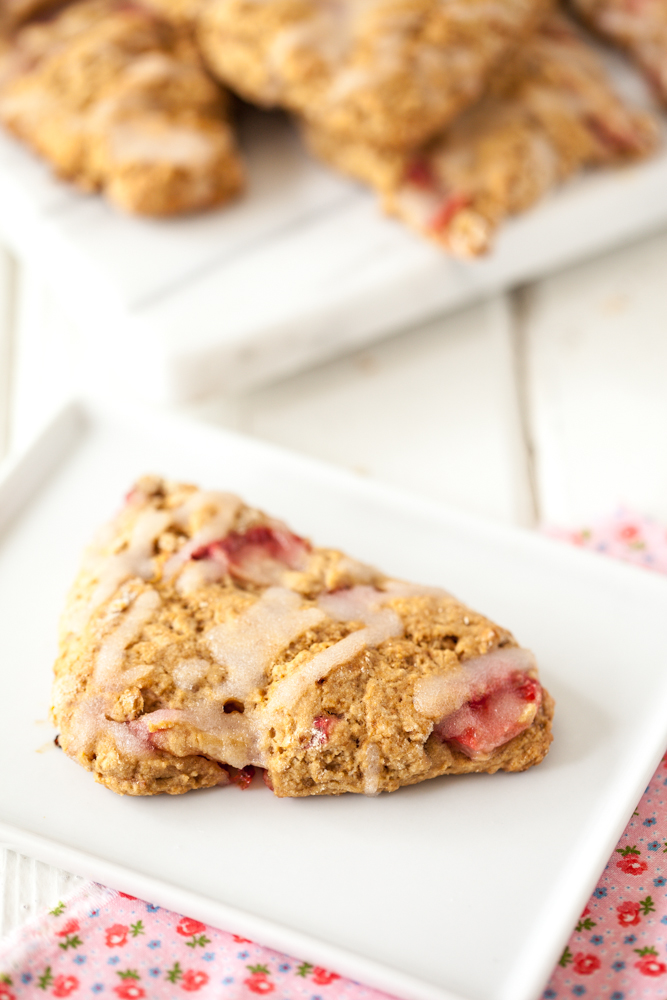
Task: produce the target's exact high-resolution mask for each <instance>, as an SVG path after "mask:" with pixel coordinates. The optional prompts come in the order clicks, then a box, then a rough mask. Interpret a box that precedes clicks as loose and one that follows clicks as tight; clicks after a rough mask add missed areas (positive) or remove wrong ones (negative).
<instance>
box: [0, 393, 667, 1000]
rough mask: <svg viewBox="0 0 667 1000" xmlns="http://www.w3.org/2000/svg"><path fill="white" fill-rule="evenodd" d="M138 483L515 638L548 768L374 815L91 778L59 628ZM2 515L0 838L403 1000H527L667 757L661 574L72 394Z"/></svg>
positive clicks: (232, 792)
mask: <svg viewBox="0 0 667 1000" xmlns="http://www.w3.org/2000/svg"><path fill="white" fill-rule="evenodd" d="M149 470H152V471H158V472H162V473H165V474H168V475H170V476H173V477H185V478H187V479H191V480H193V481H197V482H199V483H202V484H206V485H207V486H210V487H215V488H224V489H232V490H235V491H238V492H239V493H241V494H243V495H244V496H245V497H246V498H247V499H248V500H249V501H250V502H252V503H254V504H257V505H261V506H264V507H265V508H267V509H268V510H270V511H272V512H275V513H276V514H278V515H280V516H283V517H284V518H286V519H287V520H288V521H289V522H290V523H291V524H292V525H293V526H294V527H295V528H296V529H297V530H298V531H300V532H302V533H304V534H309V535H310V536H311V537H313V538H314V539H315V540H317V541H319V542H321V543H326V544H333V545H336V546H341V547H343V548H346V549H348V550H349V551H350V552H351V553H353V554H354V555H356V556H358V557H360V558H362V559H364V560H367V561H369V562H372V563H376V564H379V565H381V566H383V567H384V568H385V569H386V570H388V571H389V572H391V573H393V574H395V575H397V576H402V577H404V578H408V579H415V580H419V581H423V582H426V583H432V584H442V585H444V586H445V587H447V588H449V589H451V590H452V591H453V592H454V593H456V594H457V595H458V596H460V597H461V598H462V599H464V600H466V601H467V602H469V603H470V604H471V605H472V606H473V607H477V608H479V609H480V610H482V611H483V612H485V613H486V614H488V615H489V616H490V617H492V618H495V619H496V620H498V621H499V622H501V623H503V624H504V625H507V626H508V627H510V628H511V629H512V630H513V631H514V632H515V634H516V635H517V636H518V637H519V638H520V640H521V641H522V642H523V643H524V644H525V645H527V646H529V647H531V648H532V649H533V650H534V651H535V653H536V654H537V657H538V661H539V662H540V665H541V670H542V677H543V680H544V682H545V684H546V685H547V687H548V688H549V689H550V690H551V691H552V693H553V694H554V696H555V698H556V702H557V714H556V720H555V742H554V745H553V749H552V751H551V753H550V754H549V756H548V758H547V759H546V761H545V762H544V763H543V764H542V765H540V766H539V767H537V768H534V769H532V770H530V771H528V772H526V773H523V774H513V775H506V774H497V775H495V776H487V775H471V776H465V777H455V778H441V779H437V780H433V781H430V782H426V783H424V784H422V785H417V786H414V787H412V788H408V789H402V790H400V791H398V792H396V793H394V794H393V795H382V796H380V797H379V798H375V799H368V798H364V797H362V796H352V795H347V796H342V797H340V798H338V797H332V798H312V799H298V800H289V799H277V798H275V797H274V796H273V795H271V793H270V792H269V790H268V789H267V788H265V787H264V786H263V785H262V784H261V783H256V786H255V785H254V786H253V787H251V788H250V789H249V790H248V791H247V792H244V793H241V792H239V791H238V789H236V788H234V787H230V788H227V789H219V788H216V789H211V790H206V791H202V792H195V793H191V794H189V795H186V796H176V797H173V798H172V797H169V796H157V797H154V798H145V799H144V798H130V797H126V798H123V797H118V796H116V795H114V794H112V793H111V792H109V791H107V790H106V789H104V788H103V787H101V786H99V785H96V784H95V783H94V781H93V779H92V777H91V775H90V774H88V773H86V772H85V771H84V770H82V769H80V768H78V767H77V766H76V765H75V764H74V763H73V762H72V761H70V760H69V759H67V758H66V757H65V756H64V755H63V754H62V753H61V752H59V751H58V750H56V749H55V747H53V746H52V742H51V741H52V738H53V735H54V734H53V731H52V730H51V729H50V727H49V725H48V724H47V723H46V722H45V719H46V712H47V706H48V702H49V688H50V673H51V663H52V661H53V658H54V655H55V635H56V627H57V619H58V615H59V611H60V609H61V607H62V604H63V600H64V596H65V593H66V590H67V588H68V586H69V584H70V582H71V580H72V578H73V575H74V573H75V570H76V567H77V564H78V560H79V556H80V552H81V549H82V547H83V546H84V544H85V543H86V541H87V540H88V538H89V537H90V535H91V533H92V531H93V529H94V528H95V527H96V526H97V525H98V524H99V523H100V522H101V521H103V520H104V519H106V518H107V517H108V516H109V515H110V514H111V513H112V512H113V509H114V508H115V507H116V506H117V504H118V503H119V502H120V501H121V498H122V496H123V494H124V492H125V491H126V489H127V487H128V485H129V484H130V483H131V482H132V481H133V479H134V478H135V477H136V476H137V475H139V474H140V473H142V472H145V471H149ZM0 524H1V525H2V533H1V534H0V621H1V627H0V670H1V671H2V698H3V705H4V706H5V711H4V712H3V724H2V726H1V727H0V840H2V841H5V842H6V843H8V844H9V845H11V846H13V847H14V848H15V849H17V850H19V851H22V852H23V853H27V854H31V855H34V856H36V857H39V858H40V859H41V860H44V861H47V862H50V863H52V864H57V865H59V866H61V867H64V868H66V869H68V870H70V871H73V872H76V873H78V874H82V875H86V876H89V877H93V878H96V879H97V880H99V881H101V882H104V883H106V884H110V885H112V886H114V887H117V888H119V889H122V890H124V891H126V892H130V893H132V894H133V895H138V896H140V897H142V898H145V899H148V900H150V901H153V902H157V903H159V904H161V905H164V906H168V907H171V908H173V909H175V910H177V911H180V912H184V913H187V914H190V915H192V916H194V917H197V918H199V919H202V920H205V921H208V922H209V923H212V924H214V925H217V926H220V927H223V928H226V929H230V930H233V931H235V932H239V933H242V934H245V935H246V936H248V937H251V938H253V939H255V940H258V941H260V942H262V943H265V944H269V945H271V946H273V947H275V948H277V949H279V950H281V951H285V952H287V953H288V954H292V955H296V956H300V957H302V958H305V959H308V960H309V961H314V962H317V963H318V964H321V965H324V966H326V967H328V968H333V969H337V970H338V971H339V972H342V973H344V974H347V975H348V976H351V977H352V978H354V979H355V980H359V981H362V982H366V983H369V984H371V985H374V986H376V987H379V988H380V989H384V990H386V991H387V992H389V993H393V994H396V995H398V996H400V997H404V998H407V1000H461V998H465V1000H535V997H536V996H537V995H538V993H539V991H540V989H541V987H542V986H543V985H544V982H545V981H546V979H547V977H548V975H549V974H550V971H551V969H552V968H553V965H554V963H555V961H556V960H557V958H558V955H559V951H560V949H561V948H562V947H563V944H564V941H565V940H566V938H567V936H568V934H569V932H570V930H571V928H572V926H573V923H574V921H575V920H576V917H577V915H578V913H579V912H580V908H581V907H582V906H583V903H584V901H585V900H586V898H587V896H588V894H589V893H590V891H591V889H592V887H593V885H594V883H595V880H596V878H597V877H598V876H599V874H600V871H601V870H602V868H603V866H604V864H605V862H606V860H607V858H608V857H609V855H610V853H611V851H612V850H613V847H614V846H615V844H616V842H617V839H618V836H619V835H620V832H621V831H622V829H623V826H624V824H625V822H626V821H627V819H628V817H629V815H630V813H631V812H632V810H633V808H634V807H635V804H636V802H637V801H638V800H639V797H640V795H641V793H642V791H643V789H644V787H645V784H646V782H647V779H648V778H649V776H650V774H651V773H652V769H653V768H654V767H655V766H656V764H657V762H658V760H659V758H660V755H661V753H662V752H663V750H664V747H665V744H667V670H665V666H666V665H667V664H666V663H665V652H664V643H663V642H662V641H661V638H660V635H661V632H660V628H656V623H658V622H659V621H661V620H663V619H664V612H665V607H667V581H666V580H664V579H662V578H661V577H659V576H657V575H652V574H649V573H647V572H643V571H641V570H636V569H632V568H629V567H626V566H622V565H619V564H616V563H614V562H612V561H611V560H607V559H603V558H601V557H597V556H594V555H590V554H588V553H584V552H580V551H577V550H575V549H574V548H570V547H568V546H565V545H563V544H562V543H556V542H551V541H549V540H546V539H543V538H540V537H539V536H536V535H533V534H529V533H526V532H521V531H518V530H515V529H510V528H504V527H497V526H493V525H489V524H486V523H485V522H482V521H477V520H474V519H472V518H470V517H467V516H465V515H462V514H458V513H452V512H450V511H448V510H446V509H443V508H441V507H440V506H437V505H434V504H431V503H428V502H424V501H420V500H417V499H415V498H412V497H410V496H409V495H403V494H400V493H396V492H393V491H391V490H389V489H387V488H384V487H381V486H379V485H375V484H373V483H371V482H369V481H367V480H363V479H361V478H357V477H354V476H352V475H349V474H346V473H343V472H340V471H337V470H335V469H332V468H330V467H328V466H325V465H322V464H318V463H316V462H314V461H312V460H310V459H305V458H301V457H298V456H295V455H291V454H289V453H287V452H283V451H280V450H278V449H275V448H273V447H271V446H267V445H264V444H261V443H257V442H254V441H250V440H247V439H244V438H242V437H239V436H235V435H233V434H230V433H226V432H222V431H219V430H216V429H212V428H208V427H205V426H202V425H199V424H196V423H190V422H187V421H184V420H182V419H180V418H177V417H173V416H170V417H166V418H165V417H164V416H160V415H151V414H150V413H147V412H145V411H141V410H136V411H134V410H129V409H124V410H123V411H118V412H114V411H111V410H109V411H105V410H100V409H95V408H92V407H91V406H89V405H87V404H79V403H77V404H73V405H72V406H71V408H69V409H68V410H66V411H65V412H64V413H63V414H62V415H61V416H60V417H59V419H58V420H57V421H56V422H55V423H54V424H53V425H52V426H51V428H50V429H49V430H48V431H47V433H46V436H45V437H44V438H43V439H42V440H41V441H40V442H38V444H37V445H36V446H35V447H34V448H33V450H32V451H31V452H30V453H28V454H27V455H26V456H25V457H24V458H23V459H21V461H19V462H18V463H17V464H15V465H13V466H12V467H11V468H9V469H8V470H7V471H6V473H5V475H4V478H3V480H2V482H1V483H0ZM648 690H650V692H651V695H650V697H647V695H646V692H647V691H648ZM40 720H41V721H40Z"/></svg>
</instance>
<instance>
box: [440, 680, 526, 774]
mask: <svg viewBox="0 0 667 1000" xmlns="http://www.w3.org/2000/svg"><path fill="white" fill-rule="evenodd" d="M541 701H542V688H541V687H540V685H539V683H538V682H537V681H536V680H533V678H532V677H529V676H528V675H527V674H522V673H518V672H515V673H512V674H510V675H509V676H508V677H506V678H505V679H504V680H503V681H502V682H501V683H500V684H496V686H494V687H492V688H491V689H490V690H489V691H487V692H485V693H484V694H483V695H482V696H481V697H479V698H477V699H476V700H474V701H469V702H466V704H465V705H463V706H462V707H461V708H459V709H458V710H457V711H456V712H452V714H451V715H448V716H446V717H445V718H444V719H442V720H441V721H440V722H439V723H438V724H437V725H436V726H435V729H434V732H435V734H436V735H437V736H438V737H439V738H440V739H441V740H444V741H446V742H448V743H453V744H454V746H456V747H457V748H458V749H459V750H462V751H463V753H464V754H466V756H468V757H470V758H472V759H473V760H474V759H483V758H484V757H488V756H489V755H490V754H492V753H493V751H494V750H496V749H497V748H498V747H500V746H502V745H503V744H504V743H507V742H509V740H511V739H513V738H514V737H515V736H518V735H519V733H522V732H523V731H524V730H525V729H527V728H528V727H529V726H530V725H531V724H532V722H533V720H534V718H535V715H536V714H537V709H538V708H539V707H540V703H541Z"/></svg>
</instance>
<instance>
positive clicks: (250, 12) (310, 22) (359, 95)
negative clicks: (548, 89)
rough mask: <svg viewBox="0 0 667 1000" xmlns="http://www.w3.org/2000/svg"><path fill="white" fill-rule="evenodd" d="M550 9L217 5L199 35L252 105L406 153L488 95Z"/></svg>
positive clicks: (204, 15) (232, 0)
mask: <svg viewBox="0 0 667 1000" xmlns="http://www.w3.org/2000/svg"><path fill="white" fill-rule="evenodd" d="M162 2H164V0H162ZM167 2H169V0H167ZM186 2H187V0H186ZM545 3H546V0H493V2H492V3H489V2H488V0H453V2H447V3H443V2H442V0H370V2H368V0H336V2H333V3H323V2H321V0H262V2H261V3H258V2H257V0H208V2H207V3H205V4H204V5H203V6H202V7H201V11H200V13H199V16H198V32H197V35H198V40H199V44H200V46H201V49H202V52H203V55H204V57H205V59H206V60H207V62H208V65H209V67H210V68H211V70H212V71H213V72H214V73H215V74H216V75H218V76H219V78H220V79H221V80H222V81H223V82H224V83H226V84H227V85H228V86H229V87H231V89H232V90H235V91H236V92H237V93H239V94H240V95H241V96H243V97H245V98H246V99H247V100H249V101H252V102H254V103H256V104H260V105H264V106H266V107H273V106H279V107H284V108H287V109H288V110H291V111H295V112H297V113H299V114H300V115H303V116H304V117H306V118H307V119H308V120H309V121H312V122H314V123H316V124H318V125H321V126H322V127H324V128H327V129H328V130H330V131H332V132H335V133H337V134H338V135H339V136H341V137H346V138H348V139H351V140H353V141H354V140H357V139H362V138H364V139H366V140H368V141H371V142H375V143H378V144H380V145H383V146H387V147H389V148H399V149H404V148H406V147H408V146H414V145H415V144H417V143H420V142H424V141H425V140H426V139H427V138H429V137H430V136H431V135H433V134H435V133H436V132H437V131H438V130H439V129H442V128H443V127H444V126H445V125H446V124H447V123H448V122H450V121H451V120H452V119H453V118H454V117H455V116H456V115H457V114H458V113H459V112H460V111H461V110H462V109H463V108H464V107H466V106H467V105H469V104H471V103H472V102H473V101H475V100H476V99H477V98H478V97H479V95H480V94H481V92H482V90H483V88H484V87H485V86H486V83H487V81H488V79H489V77H490V76H491V74H492V73H493V72H494V70H495V68H496V66H497V65H498V64H499V63H500V62H501V60H502V59H503V58H505V57H507V55H508V53H509V52H510V51H511V50H513V49H514V48H515V47H516V46H517V45H519V44H520V42H521V40H522V38H523V37H524V35H526V34H527V33H528V31H529V30H530V29H531V28H532V26H533V25H534V24H535V23H536V20H537V18H538V16H541V15H542V13H543V10H544V7H545Z"/></svg>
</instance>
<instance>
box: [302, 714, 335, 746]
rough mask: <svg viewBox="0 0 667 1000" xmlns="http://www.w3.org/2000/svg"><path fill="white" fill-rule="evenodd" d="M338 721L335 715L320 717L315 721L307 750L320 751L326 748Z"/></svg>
mask: <svg viewBox="0 0 667 1000" xmlns="http://www.w3.org/2000/svg"><path fill="white" fill-rule="evenodd" d="M338 721H339V720H338V719H337V718H336V717H335V716H334V715H318V716H317V718H316V719H313V727H312V729H311V737H310V742H309V743H308V745H307V746H306V750H313V749H318V750H319V748H320V747H323V746H326V745H327V743H328V742H329V737H330V736H331V733H332V732H333V729H334V727H335V725H336V724H337V722H338Z"/></svg>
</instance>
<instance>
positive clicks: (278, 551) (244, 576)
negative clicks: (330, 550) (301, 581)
mask: <svg viewBox="0 0 667 1000" xmlns="http://www.w3.org/2000/svg"><path fill="white" fill-rule="evenodd" d="M308 552H310V545H309V543H308V542H307V541H306V540H305V539H304V538H299V536H298V535H295V534H293V533H292V532H291V531H288V530H287V528H283V527H280V526H271V525H257V526H255V527H254V528H249V529H248V530H247V531H244V532H238V531H232V532H230V533H229V534H228V535H227V536H226V537H225V538H221V539H219V540H218V541H216V542H210V543H209V544H208V545H203V546H202V547H201V548H200V549H197V551H196V552H193V554H192V558H193V559H213V560H217V561H219V562H224V563H225V566H226V568H228V569H229V572H230V573H231V574H232V576H235V577H237V578H238V579H240V580H248V581H250V582H252V583H260V584H271V583H277V582H278V581H279V579H280V577H281V575H282V573H283V572H284V570H285V568H287V569H302V568H303V566H304V563H305V557H306V555H307V554H308Z"/></svg>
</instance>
